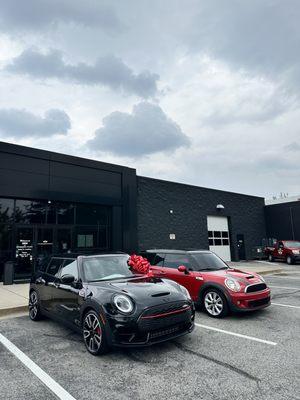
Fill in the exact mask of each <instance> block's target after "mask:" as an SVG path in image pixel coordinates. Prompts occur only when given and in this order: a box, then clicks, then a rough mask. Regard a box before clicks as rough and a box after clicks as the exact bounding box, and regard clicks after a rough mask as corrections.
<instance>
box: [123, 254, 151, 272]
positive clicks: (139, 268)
mask: <svg viewBox="0 0 300 400" xmlns="http://www.w3.org/2000/svg"><path fill="white" fill-rule="evenodd" d="M128 265H129V266H130V267H131V268H132V270H133V271H134V272H137V273H139V274H147V275H149V276H150V275H152V273H151V271H150V263H149V261H148V260H147V259H146V258H144V257H142V256H137V255H136V254H132V255H131V256H130V257H129V260H128Z"/></svg>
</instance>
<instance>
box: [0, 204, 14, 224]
mask: <svg viewBox="0 0 300 400" xmlns="http://www.w3.org/2000/svg"><path fill="white" fill-rule="evenodd" d="M13 214H14V200H12V199H0V224H1V223H3V224H5V223H9V222H12V220H13Z"/></svg>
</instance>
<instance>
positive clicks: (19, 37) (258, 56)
mask: <svg viewBox="0 0 300 400" xmlns="http://www.w3.org/2000/svg"><path fill="white" fill-rule="evenodd" d="M299 20H300V2H299V0H251V1H245V0H185V1H182V0H164V1H161V0H151V1H149V0H124V1H120V0H118V1H114V0H107V1H102V0H85V1H84V2H82V1H80V0H26V1H19V0H0V140H3V141H8V142H12V143H18V144H23V145H27V146H33V147H37V148H41V149H49V150H53V151H58V152H63V153H68V154H73V155H77V156H82V157H88V158H93V159H96V160H102V161H106V162H112V163H117V164H122V165H127V166H131V167H134V168H136V169H137V173H138V174H139V175H145V176H150V177H155V178H161V179H168V180H173V181H178V182H184V183H190V184H195V185H200V186H207V187H212V188H218V189H223V190H229V191H236V192H241V193H248V194H254V195H262V196H266V197H268V198H270V197H272V196H273V195H278V194H279V193H280V192H286V193H289V194H290V195H295V194H300V93H299V85H300V24H299Z"/></svg>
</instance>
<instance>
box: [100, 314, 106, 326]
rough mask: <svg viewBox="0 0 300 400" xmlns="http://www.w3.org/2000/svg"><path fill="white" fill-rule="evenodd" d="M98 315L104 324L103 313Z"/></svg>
mask: <svg viewBox="0 0 300 400" xmlns="http://www.w3.org/2000/svg"><path fill="white" fill-rule="evenodd" d="M99 315H100V318H101V321H102V323H103V325H105V319H104V317H103V315H102V314H101V313H100V314H99Z"/></svg>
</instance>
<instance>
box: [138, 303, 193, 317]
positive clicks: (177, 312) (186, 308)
mask: <svg viewBox="0 0 300 400" xmlns="http://www.w3.org/2000/svg"><path fill="white" fill-rule="evenodd" d="M190 308H191V307H190V306H187V307H185V308H183V309H182V310H175V311H170V312H167V313H163V314H156V315H147V316H146V317H141V319H150V318H160V317H165V316H166V315H171V314H179V313H182V312H184V311H187V310H189V309H190Z"/></svg>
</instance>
